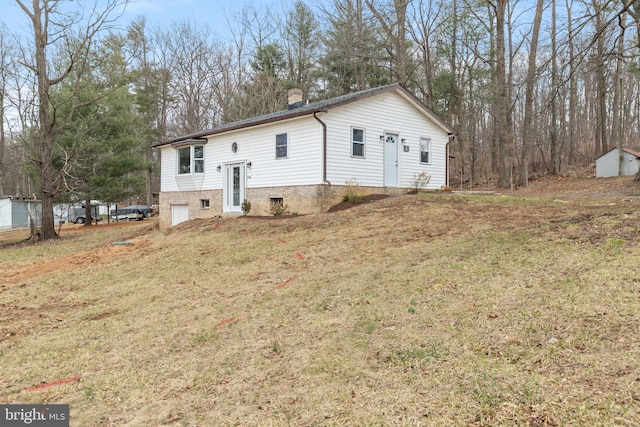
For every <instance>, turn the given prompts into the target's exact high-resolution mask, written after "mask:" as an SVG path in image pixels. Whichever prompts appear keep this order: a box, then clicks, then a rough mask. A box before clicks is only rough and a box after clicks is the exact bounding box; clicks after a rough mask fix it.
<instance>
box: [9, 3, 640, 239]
mask: <svg viewBox="0 0 640 427" xmlns="http://www.w3.org/2000/svg"><path fill="white" fill-rule="evenodd" d="M15 2H16V4H17V5H18V6H19V7H20V9H21V10H22V11H23V13H24V16H25V17H26V18H27V22H29V23H30V28H29V30H28V32H26V31H25V32H23V33H16V32H15V30H13V31H10V30H9V28H8V27H7V26H6V25H4V26H2V27H0V106H1V107H2V108H1V112H2V114H1V115H0V166H1V167H0V197H3V196H18V197H32V196H33V195H34V194H35V195H36V196H37V198H38V199H39V200H41V201H42V203H43V213H42V227H41V230H40V234H39V235H38V236H34V239H49V238H52V237H55V231H54V227H53V216H52V214H51V215H49V211H51V208H52V205H53V203H54V202H55V201H58V200H64V201H72V202H73V201H86V200H91V199H97V198H100V199H101V200H105V201H108V202H119V201H121V200H123V199H125V198H127V197H132V196H138V197H139V198H140V199H141V200H144V201H145V202H146V203H148V204H150V203H151V202H152V195H153V193H154V192H157V191H158V190H157V186H158V183H157V170H158V167H159V165H158V162H159V159H158V158H157V153H154V152H153V151H152V150H151V148H150V144H151V143H152V142H154V141H160V140H165V139H167V138H170V137H172V136H177V135H182V134H188V133H191V132H196V131H200V130H202V129H207V128H212V127H215V126H219V125H221V124H224V123H228V122H231V121H235V120H240V119H246V118H249V117H253V116H256V115H259V114H265V113H270V112H274V111H278V110H282V109H285V108H286V106H287V96H286V92H287V90H288V89H290V88H294V87H295V88H300V89H302V90H303V94H304V95H303V96H304V99H305V100H309V101H311V102H313V101H316V100H321V99H327V98H330V97H334V96H338V95H342V94H346V93H351V92H354V91H358V90H362V89H367V88H370V87H377V86H380V85H383V84H387V83H392V82H400V83H402V84H404V85H405V86H406V87H407V88H408V89H409V90H411V91H412V92H414V93H415V94H416V95H417V96H418V97H420V99H422V100H423V101H424V103H425V104H426V105H428V106H429V107H431V108H433V109H434V110H435V111H436V112H438V113H439V114H440V115H442V116H443V117H444V118H445V119H446V120H448V121H449V122H450V123H451V124H452V125H453V126H454V127H455V128H456V129H457V130H458V132H459V135H458V137H457V139H456V140H455V142H454V143H453V144H452V145H451V156H452V161H451V170H450V174H451V182H452V183H453V185H454V186H456V187H460V188H473V186H475V185H478V184H486V183H491V185H494V186H496V187H500V188H510V187H512V188H513V187H515V186H518V185H519V186H526V185H527V183H528V181H529V180H530V179H531V178H535V177H536V176H541V175H547V174H550V175H557V174H564V173H567V172H568V171H569V170H571V169H573V168H581V167H587V166H589V165H591V164H593V162H594V160H595V159H596V158H597V157H598V156H600V155H601V154H603V153H605V152H607V151H608V150H609V149H611V148H614V147H617V146H622V147H628V148H640V141H639V140H638V137H639V135H638V122H637V120H638V115H639V114H640V104H639V102H638V99H639V93H638V92H639V91H640V67H639V63H638V59H639V56H638V53H639V49H640V42H639V39H638V37H639V35H640V12H639V11H640V1H638V0H631V1H630V0H616V1H604V0H583V1H573V2H572V1H565V2H560V1H557V0H547V1H544V0H536V1H533V0H526V1H524V0H523V1H507V0H480V1H476V0H454V1H430V0H412V1H409V0H326V1H323V2H320V3H313V2H308V3H305V2H303V1H298V2H296V3H295V4H293V5H291V6H290V7H289V9H288V10H279V9H277V8H268V7H259V6H244V7H243V8H242V9H238V10H237V11H236V12H237V13H235V14H233V15H230V16H229V17H228V18H227V19H228V22H227V24H228V25H227V26H228V28H229V30H228V34H225V36H224V37H223V36H222V35H221V34H220V33H219V32H217V31H216V30H215V29H212V28H211V27H210V26H209V24H208V23H207V22H190V21H185V20H176V21H175V22H174V23H173V24H172V25H171V26H164V27H160V26H157V25H155V26H154V25H152V24H149V23H148V22H147V20H146V19H145V17H144V16H140V17H137V18H136V19H134V20H132V21H131V22H127V21H126V20H125V18H124V17H123V13H124V11H126V6H127V4H126V2H124V1H120V0H110V1H109V2H96V3H95V4H93V3H92V4H91V6H92V8H91V7H89V6H85V8H84V9H75V3H73V4H71V5H69V4H68V3H69V2H63V1H60V0H40V1H38V0H33V1H32V2H30V3H29V2H27V1H25V0H15ZM5 24H6V23H5Z"/></svg>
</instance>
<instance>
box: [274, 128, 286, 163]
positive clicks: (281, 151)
mask: <svg viewBox="0 0 640 427" xmlns="http://www.w3.org/2000/svg"><path fill="white" fill-rule="evenodd" d="M288 139H289V138H288V135H287V134H286V133H280V134H278V135H276V159H282V158H285V157H287V156H288V155H289V153H288Z"/></svg>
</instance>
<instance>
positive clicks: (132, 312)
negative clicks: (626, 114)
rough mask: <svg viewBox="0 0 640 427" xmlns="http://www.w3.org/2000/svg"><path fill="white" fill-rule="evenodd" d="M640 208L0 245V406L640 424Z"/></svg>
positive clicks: (145, 231) (231, 419)
mask: <svg viewBox="0 0 640 427" xmlns="http://www.w3.org/2000/svg"><path fill="white" fill-rule="evenodd" d="M639 207H640V201H639V200H636V199H634V198H631V199H629V198H627V199H626V200H622V199H615V198H609V199H602V198H599V199H588V198H565V199H558V198H557V197H552V198H540V197H534V196H531V197H527V198H523V197H505V196H500V195H496V196H461V195H450V194H421V195H417V196H415V195H414V196H403V197H399V198H390V199H385V200H380V201H376V202H375V203H371V204H366V205H362V206H358V207H356V208H353V209H350V210H347V211H341V212H336V213H331V214H322V215H308V216H302V217H295V218H285V219H280V220H269V221H264V220H260V219H255V218H237V219H224V220H222V219H219V220H210V221H192V222H190V223H187V224H183V225H181V226H178V227H176V229H174V230H172V231H171V232H170V233H167V234H162V233H160V232H159V231H157V230H154V229H151V228H150V227H149V225H148V223H144V224H136V225H135V226H132V227H129V228H127V229H115V228H114V229H111V230H98V229H96V230H94V231H92V232H91V233H82V234H77V235H74V236H70V237H67V238H63V239H61V241H60V242H56V243H47V244H42V245H37V246H23V247H18V248H5V249H2V250H0V268H2V269H3V270H5V269H6V271H8V273H6V276H5V277H9V279H5V281H4V282H2V284H1V285H0V305H1V307H2V310H1V311H0V334H1V335H0V365H1V366H2V367H3V368H2V376H1V378H0V401H1V402H3V403H27V402H50V403H68V404H70V405H71V415H72V420H71V424H72V425H73V426H109V425H114V426H121V425H128V426H149V425H175V426H196V425H197V426H210V425H243V426H245V425H276V426H278V425H340V426H342V425H354V426H362V425H425V426H441V425H460V426H480V425H491V426H495V425H524V426H567V425H576V426H584V425H638V424H640V409H639V408H640V367H639V365H638V360H639V359H640V349H639V348H638V342H640V330H639V328H638V321H639V320H640V319H639V316H640V292H639V290H638V287H639V283H640V269H639V268H638V265H640V251H639V247H638V243H639V242H640V234H639V230H638V224H639V220H640V214H639V213H638V212H639V211H638V208H639ZM122 240H128V241H130V242H132V243H133V244H132V245H128V246H120V247H117V248H116V247H114V245H111V242H113V241H122ZM89 253H92V254H95V256H94V257H93V258H92V257H91V256H89V255H88V254H89ZM74 255H75V256H74ZM73 262H75V264H72V267H66V266H67V265H68V264H70V263H73ZM46 263H55V264H57V265H58V266H60V267H61V268H60V270H59V271H56V270H50V269H49V270H46V272H45V273H44V274H35V275H32V276H26V275H25V276H20V275H19V274H14V273H15V272H16V271H20V272H22V273H20V274H24V271H26V269H27V266H37V265H40V264H46ZM10 274H13V275H11V276H10ZM1 280H2V279H0V281H1ZM74 377H79V379H77V380H73V381H70V382H67V383H64V384H57V385H52V386H50V387H45V388H41V389H38V390H34V391H25V389H27V388H29V387H32V386H34V385H38V384H41V383H49V382H52V381H56V380H60V379H69V378H74Z"/></svg>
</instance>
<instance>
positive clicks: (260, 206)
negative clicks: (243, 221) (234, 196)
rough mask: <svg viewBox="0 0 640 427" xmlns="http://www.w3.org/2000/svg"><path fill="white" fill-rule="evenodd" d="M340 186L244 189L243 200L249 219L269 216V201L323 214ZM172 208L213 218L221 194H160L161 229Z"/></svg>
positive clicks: (372, 190)
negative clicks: (205, 203)
mask: <svg viewBox="0 0 640 427" xmlns="http://www.w3.org/2000/svg"><path fill="white" fill-rule="evenodd" d="M357 191H358V194H362V195H367V194H402V193H405V192H407V189H406V188H386V187H358V188H357ZM345 192H346V187H345V186H343V185H305V186H293V187H269V188H247V189H246V190H245V197H246V199H247V200H248V201H249V202H251V212H250V215H271V212H270V209H271V203H272V200H274V199H275V200H282V202H283V204H284V205H285V206H286V207H287V211H288V212H289V213H297V214H300V215H302V214H311V213H320V212H326V211H328V210H329V208H331V206H333V205H335V204H337V203H339V202H340V201H342V197H343V196H344V194H345ZM203 199H208V200H209V208H208V209H203V208H202V207H201V200H203ZM171 205H188V206H189V219H195V218H213V217H216V216H220V215H222V214H223V212H222V190H210V191H180V192H162V193H160V205H159V210H160V216H159V223H160V229H161V230H163V229H167V228H169V227H170V226H171Z"/></svg>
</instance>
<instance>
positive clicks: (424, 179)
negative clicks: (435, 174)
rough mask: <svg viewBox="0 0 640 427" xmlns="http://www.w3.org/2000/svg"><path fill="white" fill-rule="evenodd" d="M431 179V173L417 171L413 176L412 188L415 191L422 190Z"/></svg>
mask: <svg viewBox="0 0 640 427" xmlns="http://www.w3.org/2000/svg"><path fill="white" fill-rule="evenodd" d="M429 181H431V175H427V173H426V172H425V171H422V172H420V173H417V174H416V175H415V176H414V178H413V185H412V186H413V189H414V190H415V191H416V193H417V192H419V191H420V190H423V189H424V188H425V187H426V186H427V185H428V184H429Z"/></svg>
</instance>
